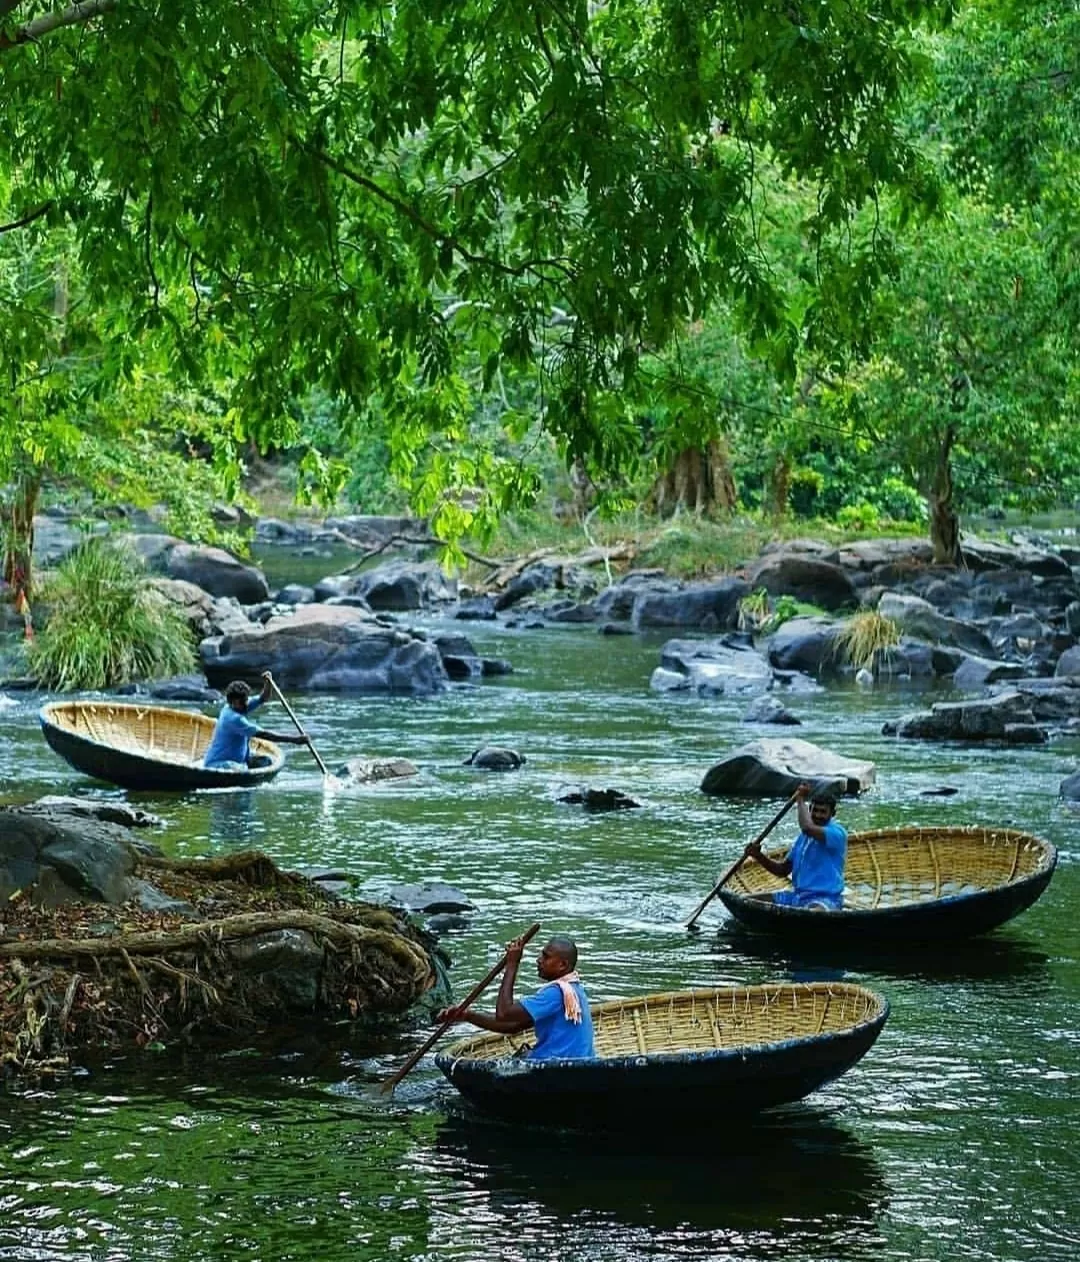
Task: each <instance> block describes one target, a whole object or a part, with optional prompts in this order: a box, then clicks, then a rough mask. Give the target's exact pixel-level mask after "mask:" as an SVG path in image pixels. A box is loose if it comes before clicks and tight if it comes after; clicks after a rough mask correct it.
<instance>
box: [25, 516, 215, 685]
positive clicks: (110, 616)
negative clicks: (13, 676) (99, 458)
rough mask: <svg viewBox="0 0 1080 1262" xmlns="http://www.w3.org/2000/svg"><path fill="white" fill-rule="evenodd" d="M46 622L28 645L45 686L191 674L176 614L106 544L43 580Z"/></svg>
mask: <svg viewBox="0 0 1080 1262" xmlns="http://www.w3.org/2000/svg"><path fill="white" fill-rule="evenodd" d="M42 599H43V601H44V603H45V604H46V605H48V606H49V607H50V608H51V611H52V612H51V614H50V617H49V621H48V623H47V624H46V626H45V628H44V630H43V631H41V632H40V634H39V635H38V637H37V639H36V640H34V641H32V642H31V643H30V644H29V645H27V662H28V665H29V668H30V671H31V672H32V674H33V675H34V677H35V678H36V679H37V680H38V682H39V683H40V684H41V685H42V686H43V687H45V688H52V689H57V690H59V691H67V690H69V689H73V688H111V687H113V686H115V685H116V684H122V683H128V682H131V681H133V680H137V679H152V678H160V677H161V676H164V675H175V674H178V673H181V672H183V671H188V670H192V669H193V668H194V665H195V652H194V648H193V646H192V643H191V635H190V632H189V630H188V624H187V621H186V619H185V618H184V617H183V615H182V614H181V613H180V612H179V611H178V610H177V609H176V608H174V606H173V605H171V604H170V603H169V601H168V600H167V599H166V598H165V596H163V595H162V594H161V592H159V591H157V590H155V589H154V588H153V587H151V586H150V584H149V583H148V582H147V580H146V576H145V574H144V572H143V569H142V565H141V563H140V562H139V561H138V559H137V558H136V557H135V556H134V555H133V554H132V553H131V552H130V551H129V550H128V549H127V548H124V547H121V546H118V545H117V544H116V543H115V542H113V541H111V540H107V539H90V540H87V542H86V543H83V544H81V545H80V546H79V547H78V548H76V549H75V551H74V552H72V553H71V555H70V556H69V557H68V558H67V559H66V560H65V561H64V562H63V563H62V564H61V565H60V566H59V567H58V569H57V570H56V573H55V574H54V575H52V577H51V578H50V579H49V580H48V582H47V583H46V586H45V590H44V592H43V593H42Z"/></svg>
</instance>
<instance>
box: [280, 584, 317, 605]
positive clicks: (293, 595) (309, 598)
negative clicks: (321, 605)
mask: <svg viewBox="0 0 1080 1262" xmlns="http://www.w3.org/2000/svg"><path fill="white" fill-rule="evenodd" d="M274 599H275V600H276V601H277V603H278V604H279V605H310V604H312V603H313V602H314V600H315V588H314V587H305V586H304V585H303V584H302V583H286V585H285V586H284V587H283V588H282V589H281V591H279V592H278V594H277V596H276V597H275V598H274Z"/></svg>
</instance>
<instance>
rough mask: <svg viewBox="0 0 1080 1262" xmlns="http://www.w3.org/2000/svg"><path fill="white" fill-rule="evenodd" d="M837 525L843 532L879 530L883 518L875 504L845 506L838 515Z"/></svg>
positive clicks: (863, 503)
mask: <svg viewBox="0 0 1080 1262" xmlns="http://www.w3.org/2000/svg"><path fill="white" fill-rule="evenodd" d="M836 524H837V525H838V526H840V527H841V529H843V530H877V529H879V527H880V526H881V516H880V514H879V513H878V510H877V509H876V508H875V507H874V505H873V504H867V503H866V501H865V500H864V501H863V502H862V503H861V504H845V505H844V507H843V508H842V509H840V511H839V512H838V513H837V514H836Z"/></svg>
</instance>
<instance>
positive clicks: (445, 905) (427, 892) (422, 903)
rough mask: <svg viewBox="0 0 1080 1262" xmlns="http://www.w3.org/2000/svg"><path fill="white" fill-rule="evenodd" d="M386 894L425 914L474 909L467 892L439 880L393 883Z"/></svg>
mask: <svg viewBox="0 0 1080 1262" xmlns="http://www.w3.org/2000/svg"><path fill="white" fill-rule="evenodd" d="M387 896H388V897H389V898H390V899H391V900H392V901H393V902H395V903H400V904H401V906H402V907H406V908H408V910H409V911H418V912H424V913H425V914H427V915H434V914H435V913H438V912H446V913H451V914H452V913H456V912H463V911H475V910H476V906H475V904H474V903H472V902H471V901H470V900H469V897H468V895H467V894H463V893H462V892H461V890H459V889H457V888H456V887H455V886H453V885H444V884H443V883H442V882H441V881H430V882H428V883H426V884H423V885H394V886H392V887H391V888H390V890H389V891H388V895H387Z"/></svg>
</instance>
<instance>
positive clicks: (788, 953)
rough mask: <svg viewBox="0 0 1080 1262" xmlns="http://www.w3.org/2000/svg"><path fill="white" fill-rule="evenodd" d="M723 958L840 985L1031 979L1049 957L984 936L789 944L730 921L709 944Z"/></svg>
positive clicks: (1042, 973) (1044, 969) (1015, 941)
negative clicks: (868, 976)
mask: <svg viewBox="0 0 1080 1262" xmlns="http://www.w3.org/2000/svg"><path fill="white" fill-rule="evenodd" d="M713 949H714V950H715V951H716V952H717V954H718V955H720V956H721V957H730V956H732V955H738V956H749V957H752V958H753V959H755V960H756V961H758V962H760V963H765V964H768V965H770V966H772V967H774V968H776V969H777V970H781V971H782V972H783V973H784V974H785V975H786V976H787V977H788V978H790V980H792V981H829V980H834V981H841V980H843V979H844V978H846V977H848V975H849V974H862V973H882V974H887V975H891V976H895V977H903V978H910V979H912V980H914V981H926V982H985V981H1034V980H1037V979H1040V978H1045V977H1046V976H1047V973H1048V965H1049V956H1048V955H1047V954H1046V953H1045V952H1044V951H1041V950H1039V949H1038V948H1036V947H1034V946H1032V945H1031V944H1030V943H1028V942H1025V941H1024V940H1023V939H1020V938H1007V937H997V936H985V937H978V938H961V939H958V940H956V941H954V942H936V943H907V944H905V945H903V946H888V945H883V944H875V943H867V944H865V945H863V946H858V945H849V944H844V945H835V944H829V943H821V944H814V943H812V942H806V943H802V942H800V943H799V944H798V946H793V945H792V944H790V943H785V942H782V941H780V940H778V939H776V938H770V937H768V936H767V935H765V934H760V933H752V932H750V931H749V930H747V929H745V928H743V927H742V926H740V925H738V924H737V923H736V922H734V921H728V922H726V923H725V924H724V925H722V926H721V928H720V930H719V931H718V933H717V935H716V938H715V940H714V943H713Z"/></svg>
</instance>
